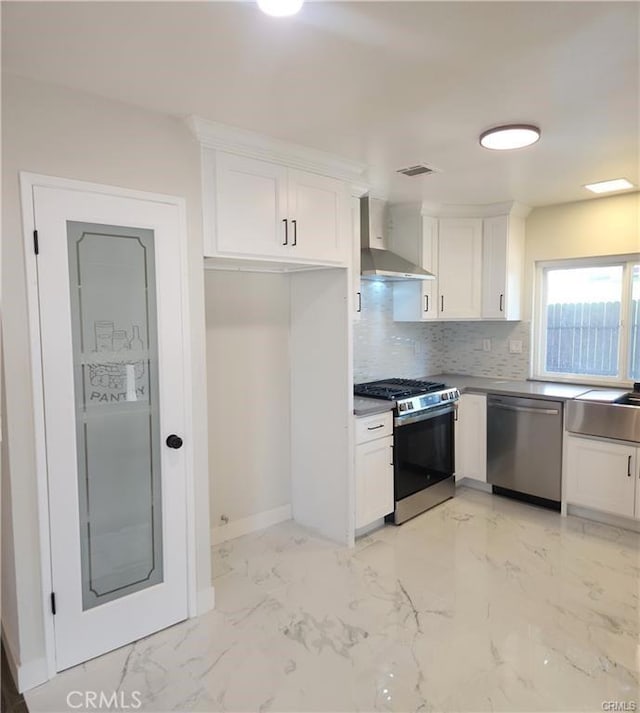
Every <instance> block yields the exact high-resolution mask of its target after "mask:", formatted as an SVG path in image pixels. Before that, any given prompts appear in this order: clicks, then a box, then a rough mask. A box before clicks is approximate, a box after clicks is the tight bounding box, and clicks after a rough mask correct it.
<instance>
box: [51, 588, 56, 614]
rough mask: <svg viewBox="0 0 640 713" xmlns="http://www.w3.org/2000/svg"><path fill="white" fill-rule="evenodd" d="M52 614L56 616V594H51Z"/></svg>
mask: <svg viewBox="0 0 640 713" xmlns="http://www.w3.org/2000/svg"><path fill="white" fill-rule="evenodd" d="M51 613H52V614H53V615H54V616H55V614H56V593H55V592H51Z"/></svg>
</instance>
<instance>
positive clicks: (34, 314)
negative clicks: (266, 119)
mask: <svg viewBox="0 0 640 713" xmlns="http://www.w3.org/2000/svg"><path fill="white" fill-rule="evenodd" d="M35 186H42V187H46V188H61V189H67V190H72V191H73V190H75V191H80V192H84V193H98V194H102V195H109V196H113V197H116V198H130V199H131V198H133V199H137V200H143V201H151V202H155V203H164V204H169V205H172V206H175V207H176V208H177V209H178V212H179V225H180V227H179V230H180V234H179V236H178V240H179V242H180V271H181V301H182V321H183V325H184V328H183V332H182V348H183V350H184V356H185V359H184V363H185V369H184V399H185V433H186V434H188V435H189V436H190V435H191V434H193V397H192V394H193V391H192V379H191V342H190V339H189V335H190V333H191V321H190V312H189V287H188V285H189V280H188V277H189V273H188V259H187V228H186V205H185V200H184V198H178V197H176V196H169V195H164V194H161V193H147V192H146V191H136V190H130V189H127V188H119V187H117V186H108V185H102V184H99V183H87V182H85V181H75V180H72V179H67V178H57V177H54V176H45V175H40V174H36V173H28V172H24V171H21V172H20V193H21V199H22V228H23V237H24V251H25V271H26V286H27V306H28V320H29V341H30V350H31V360H30V361H31V380H32V386H33V420H34V431H35V444H34V445H35V460H36V487H37V494H38V527H39V543H40V575H41V579H42V599H41V601H42V614H43V621H44V635H45V637H44V638H45V652H46V660H47V673H48V678H49V679H51V678H53V677H54V676H56V674H57V671H56V661H55V631H54V619H53V614H52V612H51V592H52V591H53V589H52V563H51V537H50V522H49V486H48V477H47V450H46V440H45V412H44V384H43V380H42V352H41V335H40V308H39V302H38V264H37V259H36V255H35V252H34V243H33V231H34V230H35V227H36V226H35V218H34V215H35V211H34V201H33V188H34V187H35ZM183 447H184V449H185V451H186V452H185V463H186V491H187V506H186V507H187V603H188V615H189V618H191V617H193V616H195V615H196V611H197V603H196V528H195V487H194V468H193V439H192V438H190V437H189V438H185V439H184V446H183ZM42 682H43V681H38V682H35V681H34V684H33V685H38V683H42Z"/></svg>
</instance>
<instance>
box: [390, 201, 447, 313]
mask: <svg viewBox="0 0 640 713" xmlns="http://www.w3.org/2000/svg"><path fill="white" fill-rule="evenodd" d="M389 214H390V216H391V221H390V227H389V235H390V241H389V243H390V249H391V250H393V251H394V252H397V253H398V254H399V255H401V256H402V257H404V258H406V259H407V260H411V262H414V263H416V264H418V265H420V266H421V267H422V268H424V269H425V270H428V271H429V272H432V273H434V274H435V273H436V272H437V271H438V221H437V220H436V219H435V218H430V217H428V216H420V215H419V214H417V215H415V211H414V215H413V216H412V215H411V214H410V213H409V212H408V211H406V209H404V210H395V209H394V208H393V207H391V209H390V211H389ZM393 318H394V319H395V320H396V321H397V322H429V321H431V320H434V319H438V282H437V280H402V281H399V282H394V284H393Z"/></svg>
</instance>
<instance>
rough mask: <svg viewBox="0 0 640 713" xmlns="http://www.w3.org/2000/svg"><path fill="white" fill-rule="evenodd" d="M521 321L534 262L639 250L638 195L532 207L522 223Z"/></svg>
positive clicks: (528, 301) (529, 295)
mask: <svg viewBox="0 0 640 713" xmlns="http://www.w3.org/2000/svg"><path fill="white" fill-rule="evenodd" d="M525 236H526V237H525V293H524V294H525V302H524V307H525V312H526V314H525V318H527V319H529V318H530V314H531V312H530V310H531V305H532V299H533V282H534V279H533V278H534V272H535V262H536V261H538V260H560V259H563V258H574V257H588V256H591V255H622V254H625V253H633V252H638V251H640V193H638V192H634V193H621V194H619V195H615V196H609V197H607V198H594V199H591V200H585V201H579V202H576V203H563V204H560V205H552V206H546V207H542V208H534V210H532V211H531V213H530V214H529V217H528V218H527V221H526V224H525Z"/></svg>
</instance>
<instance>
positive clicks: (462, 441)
mask: <svg viewBox="0 0 640 713" xmlns="http://www.w3.org/2000/svg"><path fill="white" fill-rule="evenodd" d="M455 455H456V480H460V478H473V479H474V480H480V481H482V482H483V483H486V482H487V397H486V396H484V394H462V395H461V396H460V400H459V401H458V419H457V421H456V431H455Z"/></svg>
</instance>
